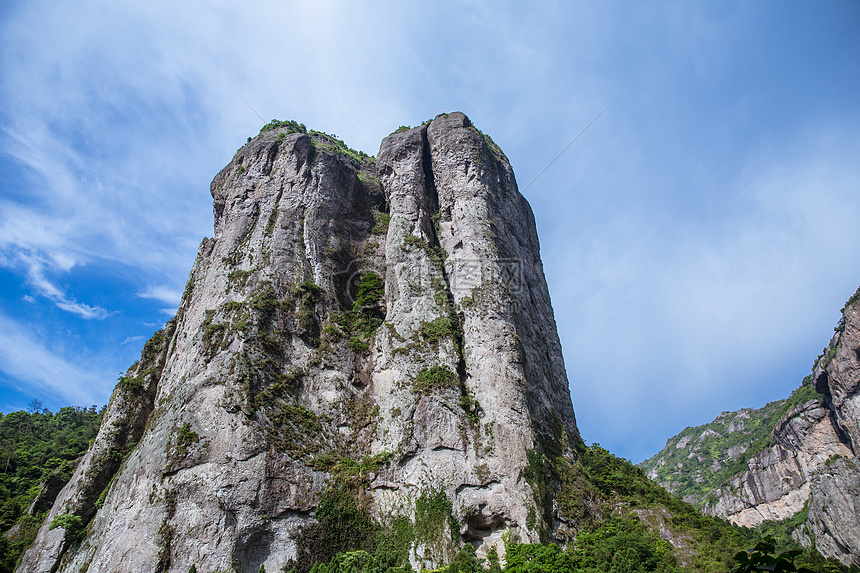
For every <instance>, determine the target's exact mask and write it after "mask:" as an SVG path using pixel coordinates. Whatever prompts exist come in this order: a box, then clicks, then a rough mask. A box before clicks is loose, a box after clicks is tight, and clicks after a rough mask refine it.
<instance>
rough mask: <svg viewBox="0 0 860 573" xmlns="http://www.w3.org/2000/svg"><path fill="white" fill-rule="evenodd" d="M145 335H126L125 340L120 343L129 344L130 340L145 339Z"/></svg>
mask: <svg viewBox="0 0 860 573" xmlns="http://www.w3.org/2000/svg"><path fill="white" fill-rule="evenodd" d="M145 338H146V337H145V336H127V337H126V339H125V340H123V341H122V344H129V343H130V342H137V341H139V340H143V339H145Z"/></svg>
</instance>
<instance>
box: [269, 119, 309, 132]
mask: <svg viewBox="0 0 860 573" xmlns="http://www.w3.org/2000/svg"><path fill="white" fill-rule="evenodd" d="M281 128H286V131H284V132H283V133H286V134H290V133H307V132H308V130H307V128H306V127H305V124H303V123H298V122H296V121H293V120H290V119H288V120H286V121H279V120H277V119H273V120H272V121H270V122H269V123H267V124H266V125H264V126H263V127H261V128H260V133H263V132H264V131H271V130H273V129H281Z"/></svg>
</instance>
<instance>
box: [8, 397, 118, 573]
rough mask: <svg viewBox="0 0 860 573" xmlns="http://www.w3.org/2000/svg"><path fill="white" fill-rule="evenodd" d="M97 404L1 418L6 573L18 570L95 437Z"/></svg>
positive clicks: (34, 410)
mask: <svg viewBox="0 0 860 573" xmlns="http://www.w3.org/2000/svg"><path fill="white" fill-rule="evenodd" d="M101 418H102V412H101V411H99V409H98V407H97V406H91V407H89V408H73V407H65V408H61V409H60V410H59V411H58V412H56V413H52V412H50V411H48V410H47V409H44V408H42V407H41V404H40V403H39V402H38V401H34V402H33V403H31V407H30V411H23V410H22V411H18V412H12V413H10V414H6V415H3V414H0V463H2V464H3V465H2V467H0V470H2V471H0V528H2V532H3V535H2V536H0V573H6V572H7V571H13V570H14V567H15V563H16V562H17V560H18V557H19V555H20V554H21V552H22V551H23V550H24V549H25V548H26V547H27V546H28V545H29V544H30V543H31V542H32V540H33V537H34V536H35V534H36V531H37V529H38V527H39V525H40V524H41V521H42V519H43V517H44V514H45V512H46V511H47V510H48V509H50V507H51V504H52V503H53V501H54V497H56V495H57V493H58V492H59V490H60V489H61V488H62V487H63V485H65V483H66V482H67V481H68V480H69V478H70V477H71V475H72V472H73V471H74V469H75V464H76V462H77V460H78V459H79V458H80V457H81V456H82V455H83V453H84V452H85V451H86V450H87V447H89V444H90V442H91V441H92V439H93V438H95V435H96V433H97V432H98V429H99V424H100V423H101Z"/></svg>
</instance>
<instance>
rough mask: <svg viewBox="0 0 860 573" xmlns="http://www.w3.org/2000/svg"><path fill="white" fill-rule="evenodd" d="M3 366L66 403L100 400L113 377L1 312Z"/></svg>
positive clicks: (7, 370)
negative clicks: (49, 344)
mask: <svg viewBox="0 0 860 573" xmlns="http://www.w3.org/2000/svg"><path fill="white" fill-rule="evenodd" d="M0 370H2V371H3V372H4V373H5V374H7V375H9V376H11V377H13V378H15V379H17V380H20V381H21V382H24V383H26V384H29V385H31V386H33V387H34V388H36V389H38V390H39V391H41V392H44V393H45V394H46V395H48V394H49V395H51V396H60V397H62V399H63V400H64V401H65V402H66V403H67V404H97V403H99V402H100V401H101V400H102V399H103V397H104V396H105V395H106V394H107V393H109V392H110V388H111V387H112V386H113V383H114V382H113V378H112V377H111V376H110V375H109V374H107V373H106V372H104V371H103V370H101V369H99V368H93V364H92V363H89V362H88V363H86V364H84V363H76V362H73V361H70V360H68V359H66V358H63V357H62V356H59V355H57V354H55V353H53V352H52V351H50V350H48V349H47V348H46V347H45V346H44V345H43V344H42V343H41V342H39V341H38V340H35V339H34V338H32V336H31V335H30V329H29V328H27V327H25V326H24V325H22V324H20V323H19V322H16V321H14V320H12V319H10V318H8V317H7V316H5V315H4V314H2V313H0Z"/></svg>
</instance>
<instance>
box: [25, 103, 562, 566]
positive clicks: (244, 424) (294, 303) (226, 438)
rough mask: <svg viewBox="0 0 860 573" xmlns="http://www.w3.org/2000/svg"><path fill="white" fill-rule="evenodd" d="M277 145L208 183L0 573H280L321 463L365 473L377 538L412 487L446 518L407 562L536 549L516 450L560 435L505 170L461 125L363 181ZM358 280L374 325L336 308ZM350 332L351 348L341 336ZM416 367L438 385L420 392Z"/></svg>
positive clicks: (384, 150)
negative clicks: (370, 299) (187, 262)
mask: <svg viewBox="0 0 860 573" xmlns="http://www.w3.org/2000/svg"><path fill="white" fill-rule="evenodd" d="M292 131H296V130H293V129H288V128H286V127H280V128H277V129H274V130H269V131H264V132H262V133H261V134H260V135H259V136H258V137H256V138H254V139H253V140H252V141H250V142H249V143H248V144H247V145H245V146H243V147H242V148H241V149H240V150H239V151H238V152H237V153H236V156H235V157H234V158H233V160H232V161H231V162H230V164H229V165H228V166H227V167H225V168H224V169H223V170H222V171H221V172H220V173H219V174H218V175H217V176H216V177H215V179H214V180H213V182H212V185H211V192H212V196H213V199H214V215H215V234H214V238H212V239H204V241H203V242H202V244H201V245H200V249H199V252H198V256H197V260H196V261H195V263H194V267H193V269H192V271H191V276H190V278H189V281H188V286H187V288H186V292H185V294H184V296H183V300H182V303H181V305H180V308H179V312H178V314H177V316H176V318H175V319H174V320H173V321H171V323H169V325H168V328H166V329H165V331H164V332H163V334H162V335H161V338H160V339H159V340H160V341H161V346H159V349H158V350H159V351H158V353H157V356H154V355H153V356H147V355H146V350H145V352H144V354H145V356H144V359H143V360H141V362H140V363H139V365H137V366H135V367H133V368H132V369H131V370H130V371H129V373H128V377H130V378H136V377H140V378H141V380H142V381H143V383H142V387H141V389H140V390H139V393H138V394H135V395H134V396H130V395H129V394H128V392H129V390H128V388H125V387H123V386H122V385H120V386H118V387H117V389H116V390H115V391H114V395H113V397H112V399H111V404H110V406H109V408H108V412H107V415H106V418H105V422H104V424H103V426H102V429H101V431H100V433H99V437H98V438H97V440H96V442H95V444H94V446H93V448H92V449H91V450H90V451H89V452H88V453H87V455H86V457H85V458H84V460H83V461H82V463H81V464H80V466H79V467H78V470H77V471H76V473H75V476H74V477H73V478H72V481H71V482H70V483H69V484H68V485H67V486H66V488H65V489H64V490H63V492H62V493H61V494H60V496H59V497H58V499H57V502H56V503H55V505H54V508H53V509H52V511H51V514H50V515H49V518H48V521H47V522H46V524H45V525H44V526H43V527H42V529H41V531H40V532H39V536H38V538H37V540H36V542H35V544H34V545H33V547H32V548H31V549H30V550H29V551H28V552H27V553H26V555H25V556H24V559H23V562H22V564H21V567H20V569H19V571H20V572H22V573H24V572H36V571H40V572H42V571H44V572H53V571H62V572H76V573H77V572H78V571H81V570H87V571H90V572H108V571H109V572H111V573H123V572H135V573H137V572H140V571H181V572H183V573H184V572H185V571H188V569H189V568H190V566H191V565H192V564H195V565H196V567H197V569H198V570H199V571H215V570H226V569H228V568H230V567H231V566H235V567H238V568H239V569H241V570H243V571H257V570H258V568H259V567H260V565H264V566H265V568H266V570H267V571H280V570H281V569H282V567H284V566H285V565H286V564H287V563H288V561H289V560H290V559H293V558H296V556H297V551H298V548H297V545H296V536H297V533H298V532H299V530H300V529H301V528H302V527H303V526H307V525H309V524H313V523H315V522H316V520H315V511H316V508H317V504H318V503H319V500H320V495H321V492H322V490H323V489H324V487H325V484H326V483H327V480H328V479H329V478H330V473H329V472H330V471H332V469H331V467H332V463H333V462H332V461H331V460H337V459H339V458H350V459H354V460H358V459H361V458H365V459H368V457H369V456H380V457H378V458H375V459H380V460H382V461H381V462H379V463H378V464H376V466H374V467H375V469H374V470H373V471H372V472H371V474H370V475H369V486H368V491H367V492H366V493H367V495H369V499H370V500H371V502H372V505H371V510H372V512H373V514H374V515H375V516H376V517H377V518H378V519H380V520H383V521H385V520H386V519H390V518H391V517H393V516H397V515H402V516H406V517H408V518H413V517H414V504H415V500H416V499H417V498H418V497H419V496H420V495H421V494H422V493H426V492H428V491H438V490H440V489H441V490H442V491H444V493H445V495H446V497H447V498H448V500H450V502H451V503H452V513H453V517H454V518H455V519H456V520H457V522H458V523H459V526H460V531H459V533H460V539H459V540H453V541H452V540H450V536H449V540H448V541H444V543H443V545H444V547H441V548H436V549H437V550H436V551H435V553H433V554H429V553H428V552H427V551H426V547H424V546H419V545H416V546H415V547H413V551H412V559H413V562H414V563H418V561H419V560H420V562H421V563H422V564H425V565H426V564H427V563H428V562H429V563H430V564H431V565H432V564H433V562H432V561H428V559H429V560H432V559H436V560H439V559H442V560H444V559H448V558H450V557H451V556H453V553H454V552H455V551H456V549H457V546H458V545H459V544H460V543H462V542H470V543H473V544H474V545H475V546H476V547H477V548H478V551H479V554H481V555H483V554H484V552H485V551H486V550H487V549H488V548H489V547H490V546H492V545H494V544H497V543H498V542H499V541H500V539H501V535H502V533H503V532H505V531H512V532H515V533H516V534H517V535H519V537H520V538H521V539H522V540H524V541H536V540H537V539H538V531H537V529H536V527H537V526H536V525H534V524H533V525H532V526H527V524H526V522H527V513H528V510H529V508H531V507H533V506H534V504H535V501H534V497H533V492H532V490H531V488H530V486H529V485H528V484H527V483H526V481H525V479H524V478H523V471H522V470H523V468H524V467H525V465H526V463H527V459H526V452H527V451H528V450H531V449H535V448H539V447H540V443H541V440H545V439H554V440H556V441H557V440H559V439H561V440H562V442H564V440H569V441H568V442H566V443H570V444H574V443H576V441H577V440H578V439H579V437H578V433H577V429H576V422H575V419H574V414H573V407H572V405H571V402H570V397H569V393H568V387H567V378H566V374H565V370H564V364H563V359H562V355H561V346H560V344H559V340H558V336H557V334H556V327H555V320H554V318H553V312H552V307H551V305H550V300H549V294H548V290H547V287H546V282H545V280H544V276H543V271H542V267H541V263H540V256H539V245H538V239H537V233H536V230H535V223H534V218H533V215H532V212H531V209H530V208H529V206H528V204H527V202H526V201H525V199H524V198H523V197H522V195H520V193H519V192H518V191H517V188H516V183H515V180H514V176H513V172H512V170H511V168H510V165H509V164H508V161H507V158H505V156H504V154H502V152H501V150H499V149H498V147H496V146H495V144H493V143H492V141H491V140H489V138H487V137H485V136H483V135H482V134H481V133H480V132H479V131H477V130H476V129H474V127H472V126H471V123H470V122H469V119H468V118H467V117H466V116H465V115H463V114H461V113H453V114H446V115H442V116H439V117H437V118H436V119H435V120H433V121H432V122H430V123H429V125H424V126H421V127H416V128H413V129H410V130H407V131H403V132H399V133H395V134H392V135H390V136H389V137H387V138H386V139H385V140H384V141H383V142H382V145H381V148H380V151H379V159H378V161H377V162H376V163H374V162H373V161H372V160H369V159H368V158H366V157H361V156H359V155H358V154H355V153H354V152H348V151H347V150H346V149H345V148H344V147H342V146H339V145H338V142H337V141H336V140H334V139H332V138H330V137H327V136H325V135H324V134H318V133H314V132H311V133H301V132H298V133H295V132H293V133H291V132H292ZM389 217H390V220H389ZM386 225H387V228H386ZM371 273H375V274H376V275H377V276H378V277H380V279H382V284H383V285H384V296H382V297H381V300H380V301H379V308H375V307H373V308H370V307H368V308H365V307H361V306H360V305H356V306H354V303H355V301H356V297H357V295H358V294H359V284H360V283H362V281H363V280H364V279H367V278H368V277H370V276H371ZM362 284H363V283H362ZM350 313H352V314H350ZM371 315H372V316H374V317H377V318H378V319H379V321H380V322H382V324H381V326H379V327H378V328H376V329H375V330H374V328H373V326H375V324H376V323H374V324H372V325H370V326H368V325H367V324H366V323H361V324H358V323H354V322H350V320H351V318H350V317H352V318H355V317H356V316H359V317H369V316H371ZM361 320H364V318H361ZM383 321H384V322H383ZM433 368H435V369H437V370H435V372H436V373H437V374H438V373H439V372H443V373H447V374H446V376H447V378H446V377H442V378H441V379H442V380H443V381H444V383H440V384H438V385H434V384H435V382H434V383H433V384H426V383H425V385H424V386H422V380H427V378H426V375H427V371H428V370H429V369H433ZM422 376H423V377H424V378H422ZM434 380H438V379H434ZM135 391H136V392H137V390H135ZM144 426H145V430H144ZM134 443H136V445H135V444H134ZM131 446H134V447H133V449H131ZM128 450H130V453H129V451H128ZM569 455H572V453H571V452H570V451H569ZM105 456H107V457H105ZM123 458H125V459H123ZM105 459H109V460H111V461H110V462H109V463H107V462H105V461H104V460H105ZM120 464H121V465H120ZM94 468H95V469H94ZM100 497H101V498H102V499H101V501H100V507H99V508H98V510H97V511H96V508H95V507H94V504H95V502H96V500H97V499H99V498H100ZM61 513H76V514H78V515H81V516H82V517H84V521H85V522H88V526H87V527H88V534H87V535H86V537H85V539H84V540H83V542H81V543H80V544H79V545H74V546H71V547H68V546H66V544H65V543H64V541H63V538H64V536H63V530H62V529H59V528H57V529H54V530H50V529H49V527H48V525H49V523H50V520H51V519H52V518H53V517H54V516H56V515H59V514H61ZM536 513H537V514H538V515H542V513H541V512H540V511H537V512H536ZM533 514H534V513H533ZM538 525H539V524H538ZM545 525H546V526H547V527H548V528H549V530H550V531H552V530H553V528H554V527H555V526H556V524H555V523H550V524H545Z"/></svg>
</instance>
